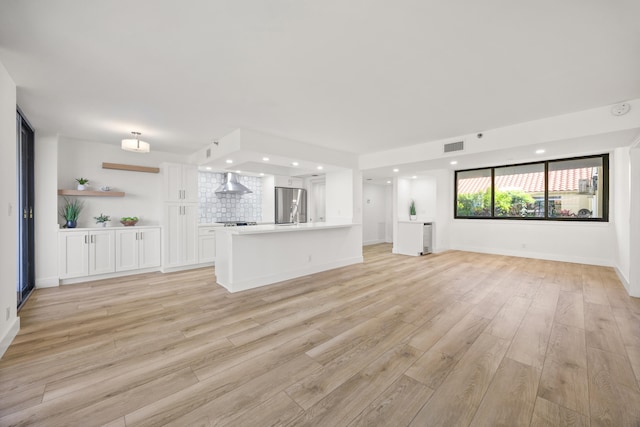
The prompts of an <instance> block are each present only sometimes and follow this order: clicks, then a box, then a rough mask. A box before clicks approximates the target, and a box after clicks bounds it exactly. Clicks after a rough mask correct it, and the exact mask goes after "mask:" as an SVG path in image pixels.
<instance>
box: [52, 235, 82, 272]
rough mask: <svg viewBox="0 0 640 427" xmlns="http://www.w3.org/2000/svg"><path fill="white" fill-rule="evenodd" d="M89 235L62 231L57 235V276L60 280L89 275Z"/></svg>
mask: <svg viewBox="0 0 640 427" xmlns="http://www.w3.org/2000/svg"><path fill="white" fill-rule="evenodd" d="M88 246H89V233H87V232H86V231H64V232H60V233H58V254H59V255H58V256H59V265H58V275H59V276H60V278H61V279H70V278H72V277H82V276H86V275H87V274H89V252H88Z"/></svg>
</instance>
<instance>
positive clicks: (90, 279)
mask: <svg viewBox="0 0 640 427" xmlns="http://www.w3.org/2000/svg"><path fill="white" fill-rule="evenodd" d="M155 271H160V267H153V268H142V269H139V270H127V271H119V272H116V273H108V274H96V275H95V276H82V277H74V278H71V279H60V284H61V285H73V284H76V283H84V282H93V281H95V280H102V279H111V278H113V277H125V276H133V275H134V274H142V273H153V272H155Z"/></svg>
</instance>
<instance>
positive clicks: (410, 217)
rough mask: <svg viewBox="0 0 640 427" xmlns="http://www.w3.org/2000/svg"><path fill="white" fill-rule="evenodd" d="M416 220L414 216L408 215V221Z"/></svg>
mask: <svg viewBox="0 0 640 427" xmlns="http://www.w3.org/2000/svg"><path fill="white" fill-rule="evenodd" d="M416 218H417V216H416V215H409V219H410V220H411V221H415V220H416Z"/></svg>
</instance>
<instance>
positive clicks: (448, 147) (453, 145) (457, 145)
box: [444, 141, 464, 153]
mask: <svg viewBox="0 0 640 427" xmlns="http://www.w3.org/2000/svg"><path fill="white" fill-rule="evenodd" d="M462 150H464V141H458V142H450V143H449V144H444V152H445V153H451V152H453V151H462Z"/></svg>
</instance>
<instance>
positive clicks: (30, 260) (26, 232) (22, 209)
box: [16, 109, 36, 307]
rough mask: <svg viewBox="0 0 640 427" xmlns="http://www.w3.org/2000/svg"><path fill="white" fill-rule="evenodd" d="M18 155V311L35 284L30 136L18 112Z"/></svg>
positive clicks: (27, 125)
mask: <svg viewBox="0 0 640 427" xmlns="http://www.w3.org/2000/svg"><path fill="white" fill-rule="evenodd" d="M16 127H17V129H16V131H17V132H16V133H17V154H18V212H19V217H18V285H17V288H18V289H17V292H18V307H20V306H21V305H22V304H23V303H24V302H25V301H26V299H27V297H28V296H29V294H30V293H31V291H32V290H33V289H34V288H35V284H36V267H35V227H34V221H33V217H34V215H35V206H34V205H35V203H34V201H35V190H34V165H33V159H34V147H33V145H34V132H33V129H32V128H31V126H30V125H29V122H28V121H27V120H26V118H25V117H24V115H23V114H22V112H21V111H20V109H18V112H17V115H16Z"/></svg>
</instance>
